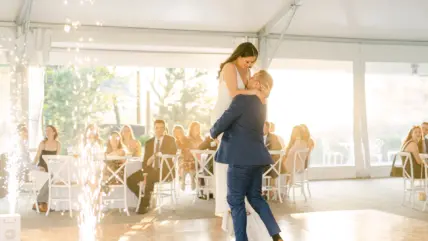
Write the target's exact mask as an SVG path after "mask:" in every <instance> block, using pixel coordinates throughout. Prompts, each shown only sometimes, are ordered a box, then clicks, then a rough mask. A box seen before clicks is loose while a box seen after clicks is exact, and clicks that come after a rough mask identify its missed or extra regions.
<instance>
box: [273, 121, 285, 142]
mask: <svg viewBox="0 0 428 241" xmlns="http://www.w3.org/2000/svg"><path fill="white" fill-rule="evenodd" d="M275 130H276V127H275V123H273V122H269V132H270V133H273V134H275ZM276 136H277V137H278V141H279V142H280V143H281V146H283V147H284V146H285V143H284V139H282V137H281V136H279V135H276Z"/></svg>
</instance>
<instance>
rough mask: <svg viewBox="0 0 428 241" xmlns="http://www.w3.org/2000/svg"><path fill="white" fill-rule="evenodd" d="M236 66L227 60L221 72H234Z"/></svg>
mask: <svg viewBox="0 0 428 241" xmlns="http://www.w3.org/2000/svg"><path fill="white" fill-rule="evenodd" d="M235 70H236V67H235V65H234V64H233V63H231V62H229V63H226V64H225V65H224V66H223V69H222V72H223V73H235Z"/></svg>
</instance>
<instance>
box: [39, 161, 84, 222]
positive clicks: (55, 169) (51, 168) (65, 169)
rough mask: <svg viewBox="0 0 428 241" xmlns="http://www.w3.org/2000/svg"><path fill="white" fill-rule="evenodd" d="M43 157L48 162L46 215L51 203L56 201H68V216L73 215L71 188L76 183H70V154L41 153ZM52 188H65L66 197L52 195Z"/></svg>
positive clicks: (53, 203)
mask: <svg viewBox="0 0 428 241" xmlns="http://www.w3.org/2000/svg"><path fill="white" fill-rule="evenodd" d="M42 157H43V159H44V160H45V161H46V163H47V164H48V185H49V201H48V210H47V212H46V216H48V215H49V212H50V210H51V206H52V205H56V203H58V202H68V210H69V212H70V217H72V216H73V207H72V195H71V188H72V186H75V185H76V184H73V183H72V179H71V175H72V173H71V168H70V167H71V165H70V160H71V159H72V157H70V156H61V155H43V156H42ZM52 189H66V190H67V193H68V195H67V197H54V195H52V193H53V192H52Z"/></svg>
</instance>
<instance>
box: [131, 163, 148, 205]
mask: <svg viewBox="0 0 428 241" xmlns="http://www.w3.org/2000/svg"><path fill="white" fill-rule="evenodd" d="M143 161H144V159H143V157H129V158H128V160H127V163H128V164H129V163H132V162H139V163H141V165H142V164H143ZM143 175H144V180H143V181H141V182H139V183H138V197H137V199H138V201H137V208H136V210H135V212H137V213H138V210H139V208H140V203H141V200H142V199H143V197H144V188H145V185H146V178H147V173H144V174H143Z"/></svg>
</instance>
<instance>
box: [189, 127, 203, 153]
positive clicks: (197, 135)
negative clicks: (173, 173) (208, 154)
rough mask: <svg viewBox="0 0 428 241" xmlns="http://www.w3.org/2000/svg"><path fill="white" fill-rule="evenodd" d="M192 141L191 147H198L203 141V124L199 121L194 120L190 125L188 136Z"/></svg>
mask: <svg viewBox="0 0 428 241" xmlns="http://www.w3.org/2000/svg"><path fill="white" fill-rule="evenodd" d="M187 138H189V141H190V149H196V148H198V146H199V145H200V144H201V143H202V142H203V140H202V137H201V124H200V123H199V122H197V121H192V122H191V123H190V125H189V134H188V136H187Z"/></svg>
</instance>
